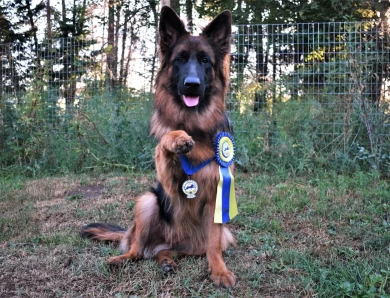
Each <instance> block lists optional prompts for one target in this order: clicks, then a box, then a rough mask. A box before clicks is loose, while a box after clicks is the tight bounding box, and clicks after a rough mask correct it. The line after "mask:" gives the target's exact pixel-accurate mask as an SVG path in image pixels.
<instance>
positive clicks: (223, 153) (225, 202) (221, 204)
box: [214, 132, 238, 223]
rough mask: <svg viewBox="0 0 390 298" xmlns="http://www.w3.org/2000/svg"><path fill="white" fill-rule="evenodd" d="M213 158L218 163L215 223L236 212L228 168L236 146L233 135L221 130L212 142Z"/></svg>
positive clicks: (228, 218) (228, 217)
mask: <svg viewBox="0 0 390 298" xmlns="http://www.w3.org/2000/svg"><path fill="white" fill-rule="evenodd" d="M214 149H215V160H216V162H217V163H218V165H219V182H218V187H217V198H216V205H215V212H214V222H215V223H226V222H228V221H229V220H231V219H232V218H233V217H235V216H236V215H237V214H238V209H237V201H236V193H235V188H234V177H233V174H232V172H231V170H230V166H231V165H232V164H233V161H234V155H235V153H236V147H235V144H234V138H233V136H232V135H231V134H230V133H228V132H221V133H219V134H218V135H217V137H216V138H215V142H214Z"/></svg>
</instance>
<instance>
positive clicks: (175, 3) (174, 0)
mask: <svg viewBox="0 0 390 298" xmlns="http://www.w3.org/2000/svg"><path fill="white" fill-rule="evenodd" d="M171 8H172V9H173V10H174V11H175V12H176V13H177V14H178V15H179V16H180V0H171Z"/></svg>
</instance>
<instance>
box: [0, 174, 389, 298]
mask: <svg viewBox="0 0 390 298" xmlns="http://www.w3.org/2000/svg"><path fill="white" fill-rule="evenodd" d="M153 184H154V174H153V173H148V174H146V175H145V174H128V175H126V176H120V175H118V174H117V173H116V174H115V173H111V174H104V175H103V174H102V175H95V176H86V175H77V176H67V177H51V178H44V179H39V180H31V179H25V178H15V177H12V178H1V180H0V207H1V209H0V210H1V221H0V252H1V254H0V297H117V298H120V297H154V296H157V297H390V296H389V294H387V293H390V226H389V225H390V214H389V213H390V183H389V181H385V180H381V179H379V178H378V176H376V175H374V174H369V173H357V174H355V175H354V176H352V177H351V176H343V175H337V174H335V173H317V174H312V175H310V176H303V177H302V176H301V177H288V176H287V177H286V175H267V174H262V173H253V174H245V173H236V185H237V197H238V205H239V212H240V214H239V216H237V217H236V218H235V219H234V220H232V222H231V223H230V224H229V226H230V228H231V230H232V231H233V233H234V235H235V236H236V238H237V246H236V247H233V248H230V249H229V250H228V251H227V252H226V253H225V257H224V258H225V260H226V262H227V265H228V267H229V268H230V269H231V270H232V271H233V272H234V273H235V274H236V275H237V277H238V284H237V286H236V287H234V288H233V289H229V290H227V289H220V288H216V287H215V286H214V285H213V284H212V282H211V281H210V280H209V279H208V272H207V260H206V258H205V257H185V258H182V259H180V260H178V261H177V263H178V270H177V272H176V273H173V274H169V275H164V274H163V272H162V271H161V269H160V268H159V266H158V265H157V264H156V263H155V262H154V261H153V260H143V261H138V262H134V263H131V262H127V263H126V264H124V265H122V266H119V267H114V266H109V265H107V263H106V260H107V259H108V258H109V257H110V256H112V255H115V254H118V253H119V251H118V250H117V247H115V246H114V245H111V244H106V243H93V242H91V241H89V240H84V239H81V238H80V237H79V235H78V231H79V230H80V228H81V227H82V226H83V225H84V224H87V223H90V222H109V223H114V224H118V225H121V226H123V227H128V226H129V223H130V220H131V218H132V216H133V213H134V201H133V199H134V197H135V196H136V195H137V194H140V193H141V192H143V191H145V190H147V189H148V188H149V186H150V185H153Z"/></svg>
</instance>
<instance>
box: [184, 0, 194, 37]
mask: <svg viewBox="0 0 390 298" xmlns="http://www.w3.org/2000/svg"><path fill="white" fill-rule="evenodd" d="M192 8H193V2H192V0H186V13H187V20H188V23H187V28H188V31H190V32H191V33H193V32H194V22H193V16H192Z"/></svg>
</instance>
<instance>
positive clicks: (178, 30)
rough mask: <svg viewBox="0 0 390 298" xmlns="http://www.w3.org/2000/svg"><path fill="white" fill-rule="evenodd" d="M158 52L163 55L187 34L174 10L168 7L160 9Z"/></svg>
mask: <svg viewBox="0 0 390 298" xmlns="http://www.w3.org/2000/svg"><path fill="white" fill-rule="evenodd" d="M158 30H159V34H160V52H161V53H162V54H164V53H165V52H166V50H168V49H169V48H170V47H171V46H172V45H173V44H174V43H175V42H176V41H177V40H178V39H179V38H180V37H181V36H183V35H186V34H189V33H188V32H187V31H186V29H185V27H184V24H183V22H182V21H181V20H180V18H179V16H178V15H177V14H176V13H175V12H174V10H173V9H172V8H170V7H168V6H164V7H163V8H162V9H161V16H160V24H159V29H158Z"/></svg>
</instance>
